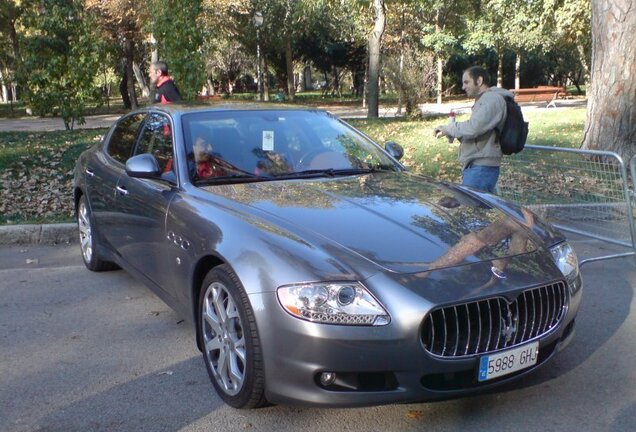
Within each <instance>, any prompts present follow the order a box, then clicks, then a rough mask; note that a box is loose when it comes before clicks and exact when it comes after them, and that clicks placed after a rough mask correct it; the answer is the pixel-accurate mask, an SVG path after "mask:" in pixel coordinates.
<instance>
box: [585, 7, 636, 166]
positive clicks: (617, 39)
mask: <svg viewBox="0 0 636 432" xmlns="http://www.w3.org/2000/svg"><path fill="white" fill-rule="evenodd" d="M635 34H636V7H635V5H634V0H608V1H604V2H600V1H599V2H592V70H591V72H592V77H591V79H592V84H591V88H589V89H588V105H587V121H586V122H585V134H584V136H583V144H582V146H581V147H582V148H584V149H598V150H607V151H613V152H616V153H618V154H619V155H620V156H621V157H622V158H623V160H624V161H625V163H627V162H628V161H629V158H630V157H632V156H633V155H634V153H635V152H636V146H635V143H636V109H634V107H636V43H634V35H635ZM608 96H609V97H608Z"/></svg>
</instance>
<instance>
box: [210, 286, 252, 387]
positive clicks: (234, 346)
mask: <svg viewBox="0 0 636 432" xmlns="http://www.w3.org/2000/svg"><path fill="white" fill-rule="evenodd" d="M203 302H204V303H203V307H202V319H201V325H202V334H203V343H204V353H205V358H206V361H207V362H208V363H209V365H210V367H211V369H212V372H213V373H212V375H213V376H214V379H215V380H216V382H217V383H218V385H219V386H220V388H221V389H223V391H224V392H225V393H226V394H228V395H230V396H234V395H236V394H238V393H239V392H240V391H241V388H242V387H243V383H244V380H245V370H246V361H247V360H246V348H245V337H244V334H243V323H242V321H241V317H240V315H239V310H238V308H237V307H236V302H235V300H234V298H233V297H232V295H231V294H230V292H229V291H228V289H227V287H226V286H225V285H223V284H222V283H220V282H213V283H212V284H210V285H209V286H208V287H207V289H206V293H205V295H204V298H203Z"/></svg>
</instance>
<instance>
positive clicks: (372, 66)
mask: <svg viewBox="0 0 636 432" xmlns="http://www.w3.org/2000/svg"><path fill="white" fill-rule="evenodd" d="M373 10H374V12H375V24H374V25H373V31H372V32H371V34H370V35H369V83H368V86H367V88H368V93H369V106H368V110H367V117H369V118H378V112H379V104H380V92H379V82H378V81H379V78H380V47H381V45H382V35H383V34H384V27H385V26H386V15H385V10H384V0H373Z"/></svg>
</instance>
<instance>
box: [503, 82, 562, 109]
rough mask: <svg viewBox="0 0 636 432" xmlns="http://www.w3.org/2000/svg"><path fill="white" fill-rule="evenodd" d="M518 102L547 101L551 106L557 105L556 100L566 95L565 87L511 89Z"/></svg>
mask: <svg viewBox="0 0 636 432" xmlns="http://www.w3.org/2000/svg"><path fill="white" fill-rule="evenodd" d="M510 91H511V92H512V93H513V94H514V95H515V101H516V102H546V103H547V104H548V106H547V107H548V108H549V107H551V106H552V107H556V100H557V99H558V98H559V97H563V96H565V95H566V94H567V93H566V90H565V87H551V86H538V87H534V88H522V89H513V90H510Z"/></svg>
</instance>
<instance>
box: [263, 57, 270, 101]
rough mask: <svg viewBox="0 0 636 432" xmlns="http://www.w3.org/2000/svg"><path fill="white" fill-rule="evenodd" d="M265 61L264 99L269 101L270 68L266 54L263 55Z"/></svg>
mask: <svg viewBox="0 0 636 432" xmlns="http://www.w3.org/2000/svg"><path fill="white" fill-rule="evenodd" d="M261 59H262V61H263V69H262V71H263V72H261V73H262V74H263V78H262V80H263V101H265V102H269V69H268V68H267V59H266V58H265V56H261Z"/></svg>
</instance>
